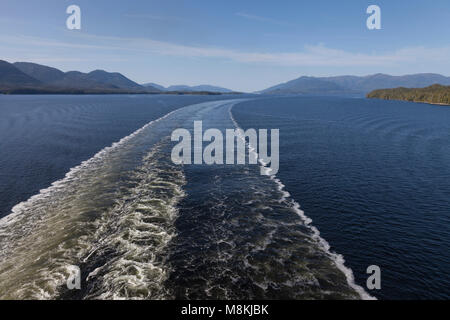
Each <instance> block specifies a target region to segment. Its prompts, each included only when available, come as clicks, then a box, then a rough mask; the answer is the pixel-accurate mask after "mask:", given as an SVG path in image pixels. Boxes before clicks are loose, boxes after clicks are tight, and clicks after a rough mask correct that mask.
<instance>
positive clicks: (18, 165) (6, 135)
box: [0, 95, 223, 217]
mask: <svg viewBox="0 0 450 320" xmlns="http://www.w3.org/2000/svg"><path fill="white" fill-rule="evenodd" d="M213 99H218V98H217V97H210V96H162V95H158V96H148V95H146V96H142V95H136V96H121V95H112V96H107V95H104V96H4V95H3V96H2V95H0V154H1V157H0V217H2V216H4V215H6V214H8V213H9V211H10V210H11V208H12V207H13V206H14V205H16V204H17V203H19V202H21V201H25V200H27V199H28V198H29V197H30V196H32V195H34V194H36V193H37V192H39V190H41V189H43V188H46V187H48V186H49V185H50V184H51V183H52V182H54V181H56V180H59V179H61V178H62V177H64V175H65V174H66V173H67V172H68V171H69V169H70V168H72V167H74V166H76V165H78V164H80V163H81V162H82V161H85V160H87V159H89V158H91V157H92V156H93V155H94V154H95V153H97V152H98V151H100V150H101V149H103V148H104V147H106V146H110V145H111V144H112V143H113V142H116V141H118V140H120V139H121V138H123V137H125V136H127V135H129V134H130V133H132V132H134V131H135V130H137V129H139V128H140V127H142V126H143V125H145V124H146V123H148V122H149V121H151V120H155V119H157V118H159V117H161V116H163V115H164V114H167V113H168V112H170V111H173V110H175V109H177V108H179V107H182V106H186V105H189V104H194V103H198V102H202V101H209V100H213ZM221 99H223V96H222V97H221Z"/></svg>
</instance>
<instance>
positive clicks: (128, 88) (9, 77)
mask: <svg viewBox="0 0 450 320" xmlns="http://www.w3.org/2000/svg"><path fill="white" fill-rule="evenodd" d="M434 84H440V85H444V86H445V85H450V77H445V76H442V75H440V74H434V73H420V74H412V75H405V76H391V75H387V74H381V73H379V74H374V75H369V76H362V77H361V76H350V75H349V76H335V77H306V76H303V77H300V78H298V79H295V80H291V81H288V82H286V83H282V84H278V85H276V86H273V87H270V88H268V89H265V90H262V91H259V92H257V93H261V94H306V95H352V96H365V95H366V94H367V93H369V92H371V91H373V90H377V89H390V88H397V87H404V88H423V87H428V86H431V85H434ZM0 93H81V94H82V93H188V94H222V93H233V91H232V90H229V89H226V88H222V87H217V86H211V85H199V86H186V85H175V86H170V87H167V88H166V87H164V86H161V85H158V84H156V83H146V84H143V85H140V84H138V83H136V82H134V81H132V80H130V79H128V78H127V77H125V76H124V75H122V74H120V73H117V72H107V71H104V70H95V71H92V72H89V73H83V72H79V71H69V72H63V71H61V70H59V69H56V68H52V67H48V66H44V65H40V64H36V63H30V62H16V63H9V62H7V61H3V60H0Z"/></svg>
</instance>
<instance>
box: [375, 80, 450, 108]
mask: <svg viewBox="0 0 450 320" xmlns="http://www.w3.org/2000/svg"><path fill="white" fill-rule="evenodd" d="M367 98H369V99H372V98H375V99H384V100H403V101H411V102H422V103H429V104H438V105H450V86H442V85H440V84H434V85H432V86H429V87H426V88H403V87H400V88H394V89H379V90H374V91H372V92H370V93H368V94H367Z"/></svg>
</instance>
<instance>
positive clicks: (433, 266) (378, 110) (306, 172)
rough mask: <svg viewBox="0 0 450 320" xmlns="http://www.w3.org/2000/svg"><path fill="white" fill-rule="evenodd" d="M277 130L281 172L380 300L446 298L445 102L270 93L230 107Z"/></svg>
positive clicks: (449, 147)
mask: <svg viewBox="0 0 450 320" xmlns="http://www.w3.org/2000/svg"><path fill="white" fill-rule="evenodd" d="M233 114H234V116H235V119H236V120H237V121H238V122H239V124H240V125H241V126H243V127H244V128H280V171H279V173H278V177H279V178H280V179H281V181H283V183H284V184H285V185H286V189H287V190H288V191H289V192H290V193H291V194H292V196H293V197H294V198H295V199H296V200H297V201H298V202H299V203H300V204H301V207H302V209H303V210H304V211H305V213H306V214H307V215H308V216H309V217H310V218H312V219H313V224H314V225H315V226H316V227H318V229H319V230H320V231H321V235H322V236H323V238H325V239H326V240H327V241H328V242H329V243H330V244H331V247H332V250H334V251H336V252H338V253H341V254H343V255H344V257H345V260H346V262H347V263H346V265H347V266H349V267H351V268H352V269H353V271H354V273H355V277H356V280H357V283H359V284H360V285H364V284H365V282H366V279H367V276H368V275H366V268H367V267H368V266H370V265H378V266H379V267H380V268H381V271H382V289H381V290H379V291H371V292H370V293H371V294H373V295H375V296H377V297H379V298H385V299H448V298H450V275H449V268H448V266H449V264H450V251H449V250H448V245H449V243H450V107H443V106H432V105H426V104H414V103H406V102H395V101H379V100H363V99H344V98H317V97H315V98H306V97H304V98H272V99H267V100H259V101H250V102H246V103H243V104H240V105H238V106H236V107H234V108H233Z"/></svg>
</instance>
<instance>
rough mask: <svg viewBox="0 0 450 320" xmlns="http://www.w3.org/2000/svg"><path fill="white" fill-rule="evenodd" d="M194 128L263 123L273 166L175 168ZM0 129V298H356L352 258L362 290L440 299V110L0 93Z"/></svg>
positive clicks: (445, 134) (443, 247) (307, 101)
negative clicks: (274, 148)
mask: <svg viewBox="0 0 450 320" xmlns="http://www.w3.org/2000/svg"><path fill="white" fill-rule="evenodd" d="M212 100H218V101H212ZM220 100H222V101H220ZM208 101H209V102H208ZM199 102H203V103H200V104H196V103H199ZM196 120H202V121H203V126H204V129H205V130H206V129H207V128H216V129H219V130H220V131H222V132H224V131H225V130H226V129H230V128H231V129H233V128H235V126H236V125H238V126H240V127H243V128H266V129H273V128H278V129H280V170H279V172H278V174H277V176H276V177H275V176H267V175H261V174H260V167H259V166H258V165H235V166H232V165H212V166H207V165H184V166H183V165H175V164H174V163H173V162H172V161H171V155H170V154H171V149H172V147H173V145H174V142H171V141H170V135H171V132H172V131H173V130H174V129H176V128H187V129H192V126H193V122H194V121H196ZM0 137H1V139H0V150H1V154H2V157H1V158H0V177H1V179H0V213H1V214H2V215H4V218H3V219H1V220H0V299H4V298H10V299H11V298H13V299H24V298H26V299H91V298H96V299H116V298H140V299H199V298H202V299H354V298H359V297H363V298H367V295H366V293H365V292H364V290H363V289H362V288H365V283H366V278H367V276H368V275H367V274H366V268H367V267H368V266H369V265H378V266H380V267H381V272H382V289H381V290H379V291H370V292H369V293H370V294H371V295H373V296H376V297H378V298H382V299H431V298H434V299H445V298H449V297H450V292H449V288H450V277H449V275H448V274H447V273H446V271H447V269H448V268H447V266H448V264H449V262H450V261H449V260H450V255H449V251H448V249H447V245H448V243H449V241H450V224H449V219H450V197H449V195H450V183H449V181H450V180H449V178H450V143H449V142H450V108H446V107H438V106H430V105H424V104H413V103H404V102H389V101H378V100H364V99H345V98H321V97H287V98H286V97H285V98H283V97H263V96H262V97H259V98H257V99H256V98H255V97H250V96H247V97H243V96H229V97H224V96H219V97H200V96H11V97H8V96H0ZM283 185H285V187H283ZM42 189H44V190H42ZM286 191H288V192H289V193H290V196H289V194H287V193H286ZM299 204H300V206H301V209H302V210H303V211H304V214H305V215H306V216H307V217H310V218H312V219H313V223H312V225H311V224H310V223H309V220H308V219H307V218H306V217H305V216H304V215H303V212H302V211H301V210H299V208H298V205H299ZM313 226H314V227H317V228H318V230H319V231H320V232H321V236H322V238H320V237H319V236H318V234H317V230H316V229H314V228H313ZM325 240H326V241H328V243H329V244H330V246H331V251H330V250H329V249H328V247H327V243H326V241H325ZM335 253H337V254H335ZM340 255H342V256H343V258H345V261H346V262H345V265H344V264H343V262H342V259H341V257H342V256H340ZM72 265H75V266H79V267H80V269H81V270H82V290H80V291H76V292H75V291H68V290H67V288H66V287H65V281H66V279H67V276H68V274H69V266H72ZM349 268H351V269H352V270H353V274H354V276H355V280H356V284H355V282H354V281H353V279H352V271H351V270H350V269H349Z"/></svg>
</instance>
